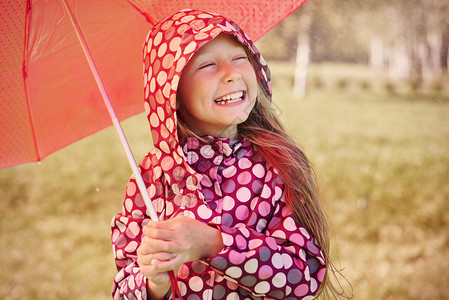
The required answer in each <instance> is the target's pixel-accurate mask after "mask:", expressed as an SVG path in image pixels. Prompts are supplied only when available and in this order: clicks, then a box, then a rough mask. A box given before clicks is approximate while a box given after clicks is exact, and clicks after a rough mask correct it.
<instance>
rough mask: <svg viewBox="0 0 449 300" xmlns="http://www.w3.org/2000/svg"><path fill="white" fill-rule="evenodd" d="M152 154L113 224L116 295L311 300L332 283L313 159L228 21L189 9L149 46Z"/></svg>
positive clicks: (154, 34)
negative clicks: (148, 205) (173, 288)
mask: <svg viewBox="0 0 449 300" xmlns="http://www.w3.org/2000/svg"><path fill="white" fill-rule="evenodd" d="M144 74H145V75H144V82H145V87H144V91H145V108H146V113H147V116H148V120H149V123H150V126H151V133H152V136H153V143H154V146H155V148H154V149H153V150H152V151H151V152H150V153H149V154H148V155H147V156H146V157H145V158H144V159H143V161H142V162H141V164H140V166H139V167H140V171H141V173H142V176H143V178H144V181H145V182H146V184H147V187H148V192H149V194H150V197H151V198H152V203H153V205H154V207H155V209H156V211H157V213H158V215H159V218H160V220H161V221H159V222H151V221H150V219H149V217H148V213H147V212H146V209H145V205H144V202H143V200H142V197H141V195H140V193H139V191H138V190H137V188H136V182H135V180H134V179H133V178H131V180H130V181H129V183H128V185H127V187H126V198H125V201H124V205H123V210H122V212H121V213H119V214H118V215H116V216H115V218H114V219H113V221H112V242H113V248H114V253H115V260H116V265H117V269H118V271H119V272H118V274H117V276H116V277H115V281H114V292H113V295H114V298H115V299H168V298H169V297H170V293H169V289H170V279H169V276H168V271H170V270H174V271H175V273H176V274H177V281H178V287H179V292H180V294H181V296H182V297H183V298H184V299H261V298H264V299H265V298H271V299H273V298H274V299H308V298H312V297H313V296H314V295H316V294H318V293H320V292H321V291H322V290H323V287H324V286H325V285H326V278H327V269H328V268H329V265H330V264H329V249H328V237H327V225H326V219H325V215H324V213H323V211H322V209H321V208H320V204H319V201H318V193H317V187H316V185H315V179H314V176H313V172H312V169H311V167H310V165H309V162H308V160H307V158H306V157H305V155H304V154H303V152H302V151H301V150H300V149H299V148H298V147H297V146H296V145H295V144H294V142H293V141H292V140H291V139H290V138H289V137H288V135H287V134H286V132H285V130H284V129H283V127H282V125H281V124H280V122H279V121H278V120H277V118H276V116H275V115H274V113H273V111H272V110H271V108H270V103H271V88H270V73H269V70H268V67H267V66H266V65H265V62H264V60H263V58H262V57H261V56H260V54H259V52H258V51H257V49H256V47H255V46H254V44H253V43H252V42H251V40H250V39H249V38H248V37H247V36H246V35H245V34H244V33H243V31H242V30H241V29H240V28H239V27H238V26H237V25H236V24H235V23H233V22H232V21H231V20H228V19H226V18H224V17H222V16H219V15H216V14H212V13H206V12H201V11H195V10H185V11H181V12H178V13H176V14H175V15H173V16H171V17H169V18H167V19H165V20H163V21H161V22H159V23H158V24H157V25H156V26H155V27H154V28H153V29H152V30H151V31H150V33H149V34H148V36H147V38H146V43H145V47H144Z"/></svg>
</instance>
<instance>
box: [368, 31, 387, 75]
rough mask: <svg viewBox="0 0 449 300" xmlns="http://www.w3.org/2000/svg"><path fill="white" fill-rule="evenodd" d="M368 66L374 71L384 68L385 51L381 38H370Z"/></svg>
mask: <svg viewBox="0 0 449 300" xmlns="http://www.w3.org/2000/svg"><path fill="white" fill-rule="evenodd" d="M370 51H371V52H370V66H371V68H372V69H374V70H376V71H383V70H384V69H385V53H384V44H383V42H382V38H380V37H373V38H371V47H370Z"/></svg>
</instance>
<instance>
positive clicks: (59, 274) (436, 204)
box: [0, 64, 449, 299]
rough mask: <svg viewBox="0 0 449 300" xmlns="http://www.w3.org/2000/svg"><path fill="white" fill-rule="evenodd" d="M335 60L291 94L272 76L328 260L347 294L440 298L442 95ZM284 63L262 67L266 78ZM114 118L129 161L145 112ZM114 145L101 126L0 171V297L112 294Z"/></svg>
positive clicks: (447, 136) (145, 134)
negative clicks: (314, 184) (318, 82)
mask: <svg viewBox="0 0 449 300" xmlns="http://www.w3.org/2000/svg"><path fill="white" fill-rule="evenodd" d="M340 67H341V66H340ZM337 69H338V67H337V66H329V67H328V68H327V70H328V71H326V66H318V67H317V68H314V69H312V70H311V71H310V74H319V76H320V77H321V78H322V80H323V82H324V86H323V87H322V88H320V89H318V88H317V87H314V86H311V87H310V90H309V94H308V96H307V97H306V98H305V99H301V100H299V99H294V98H293V96H292V94H291V90H290V89H289V86H288V82H282V81H280V80H278V81H275V82H274V84H275V85H274V91H275V97H274V99H275V103H276V105H277V106H278V111H279V113H280V115H281V117H282V119H283V120H284V123H285V124H286V126H287V128H288V131H289V132H290V134H291V135H292V136H293V137H294V138H295V140H296V141H297V142H298V143H299V144H300V145H301V146H302V147H303V148H304V150H305V151H306V153H307V154H308V155H309V157H310V159H311V160H312V162H313V164H314V166H315V169H316V172H317V174H318V177H319V183H320V187H321V192H322V194H323V198H324V200H325V203H326V207H327V210H328V213H329V216H330V219H331V222H332V224H333V228H334V231H333V232H334V234H333V240H332V242H333V243H332V246H334V247H333V249H334V251H333V255H334V259H335V260H336V263H337V265H339V266H341V267H342V268H344V270H343V274H344V275H345V276H346V278H347V279H348V280H349V281H350V282H351V284H352V286H353V289H354V295H355V297H356V299H448V298H449V275H448V272H447V270H448V269H449V261H448V260H447V258H448V257H449V235H448V234H447V233H448V232H449V216H448V215H447V211H449V201H447V200H448V199H449V126H448V125H449V120H448V116H449V101H448V96H447V95H444V94H442V95H438V97H436V96H435V97H432V96H429V95H422V94H413V95H407V94H405V93H402V94H396V95H391V94H388V93H387V92H386V91H382V90H376V91H374V90H369V91H367V90H364V89H358V88H357V86H356V85H352V87H351V88H348V89H345V90H341V89H338V88H337V87H336V86H335V85H334V84H331V82H334V81H333V80H335V76H336V75H335V74H337V73H338V72H337V71H336V70H337ZM341 69H342V70H344V74H345V78H348V79H351V78H360V76H361V75H360V74H362V73H363V76H365V77H366V78H365V77H364V78H365V80H367V81H371V80H373V81H376V78H378V76H379V75H378V74H374V75H372V76H373V77H370V76H369V74H368V73H366V70H365V69H361V68H360V67H357V68H353V69H351V68H349V67H343V68H341ZM351 70H352V71H351ZM290 71H291V70H290ZM290 71H289V70H288V69H285V68H283V67H282V65H280V64H275V65H274V67H273V73H274V78H279V77H281V78H282V75H281V76H278V77H276V75H277V74H280V73H282V72H284V75H283V76H284V77H286V76H287V77H288V76H290V75H288V73H287V72H290ZM342 72H343V71H342ZM351 74H352V75H351ZM351 76H352V77H351ZM354 80H355V79H354ZM377 81H378V80H377ZM373 86H374V84H373ZM123 125H124V128H125V131H126V134H127V136H128V139H129V141H130V143H131V147H132V149H133V150H134V152H135V156H136V158H137V160H140V159H141V157H142V156H143V155H144V154H145V153H146V152H147V150H148V149H149V148H150V147H151V140H150V137H149V130H148V127H147V126H148V125H147V122H146V120H145V116H143V115H139V116H136V117H134V118H131V119H130V120H128V121H125V122H123ZM122 152H123V151H122V149H121V148H120V145H119V142H118V138H117V137H116V136H115V133H114V131H113V130H112V128H109V129H107V130H104V131H102V132H100V133H98V134H95V135H93V136H92V137H89V138H87V139H84V140H82V141H80V142H77V143H75V144H73V145H71V146H69V147H67V148H65V149H63V150H61V151H58V152H56V153H54V154H52V155H50V156H49V157H47V158H45V159H44V160H43V162H42V163H41V164H40V165H39V164H28V165H25V166H20V167H16V168H11V169H7V170H1V171H0V198H1V204H2V205H1V207H0V216H1V218H0V236H1V238H0V265H1V266H2V272H1V274H0V299H110V298H111V297H110V294H111V286H112V279H113V277H114V275H115V266H114V261H113V256H112V249H111V244H110V238H109V235H110V228H109V226H110V225H109V224H110V220H111V218H112V217H113V215H114V214H115V213H117V212H118V211H120V210H121V203H122V201H123V194H124V187H125V185H126V182H127V180H128V177H129V176H130V173H131V172H130V169H129V167H128V165H127V162H126V158H125V156H124V154H123V153H122ZM337 249H338V251H337Z"/></svg>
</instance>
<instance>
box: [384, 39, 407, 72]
mask: <svg viewBox="0 0 449 300" xmlns="http://www.w3.org/2000/svg"><path fill="white" fill-rule="evenodd" d="M410 67H411V66H410V58H409V54H408V52H407V48H406V45H405V42H404V41H403V40H397V41H396V42H395V44H394V46H393V49H391V53H390V58H389V70H388V71H389V75H390V78H392V79H395V80H400V79H407V78H409V76H410Z"/></svg>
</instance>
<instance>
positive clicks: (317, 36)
mask: <svg viewBox="0 0 449 300" xmlns="http://www.w3.org/2000/svg"><path fill="white" fill-rule="evenodd" d="M306 14H311V15H312V24H311V26H310V28H301V26H300V19H301V18H304V16H305V15H306ZM448 15H449V2H448V1H441V0H412V1H410V0H397V1H386V0H383V1H378V0H364V1H359V0H345V1H338V0H309V1H308V2H306V4H304V6H303V7H301V9H298V10H297V11H295V12H294V13H293V14H292V16H291V17H289V18H287V19H285V20H284V21H283V22H281V23H280V24H279V25H278V26H276V27H275V28H274V29H273V30H272V31H271V32H269V33H268V34H267V35H265V36H264V37H263V38H262V39H261V40H260V41H259V42H258V44H259V47H260V48H261V50H262V53H264V56H265V57H266V58H268V59H276V60H289V61H294V60H295V55H296V45H297V35H298V33H299V32H300V31H304V30H306V31H308V33H309V36H310V43H311V54H310V55H311V60H312V62H315V63H317V62H323V61H327V62H329V61H331V62H336V61H340V62H348V63H365V64H367V63H368V59H369V54H370V42H371V40H372V39H373V38H376V37H380V38H381V39H382V40H383V41H384V43H385V44H391V45H390V46H393V45H394V43H395V41H398V40H403V41H405V42H407V43H408V46H407V47H408V49H409V50H408V51H409V52H413V51H417V49H416V47H417V44H418V43H419V42H423V43H425V44H426V43H427V38H428V37H427V34H428V33H434V32H435V33H438V34H441V35H443V44H444V45H446V46H445V47H444V48H442V53H441V64H442V66H447V44H448V43H449V19H448V18H447V16H448ZM444 45H443V46H444ZM412 59H417V58H413V57H412ZM416 64H419V62H416ZM418 67H419V66H418Z"/></svg>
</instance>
